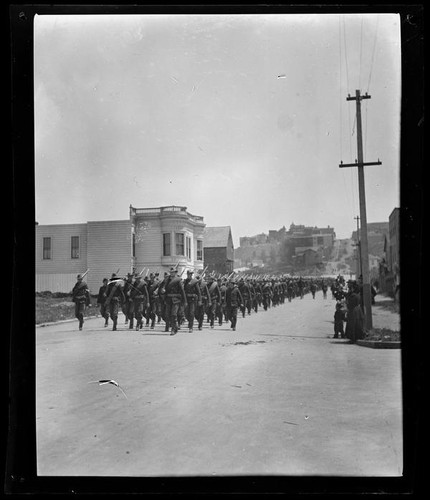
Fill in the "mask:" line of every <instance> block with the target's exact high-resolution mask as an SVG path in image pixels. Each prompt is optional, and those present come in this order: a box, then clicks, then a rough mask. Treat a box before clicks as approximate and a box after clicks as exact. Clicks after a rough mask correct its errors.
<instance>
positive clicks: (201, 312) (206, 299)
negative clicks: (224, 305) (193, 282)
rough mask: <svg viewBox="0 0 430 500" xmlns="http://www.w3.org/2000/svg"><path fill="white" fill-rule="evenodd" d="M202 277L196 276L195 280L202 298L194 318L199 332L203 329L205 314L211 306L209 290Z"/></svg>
mask: <svg viewBox="0 0 430 500" xmlns="http://www.w3.org/2000/svg"><path fill="white" fill-rule="evenodd" d="M203 276H204V275H201V276H197V280H198V282H199V287H200V293H201V296H202V305H201V306H199V308H198V311H197V314H196V318H197V321H198V326H199V330H201V329H202V328H203V320H204V317H205V313H206V312H207V310H208V308H209V307H210V306H211V304H212V302H211V297H210V295H209V290H208V286H207V283H206V281H205V280H204V277H203Z"/></svg>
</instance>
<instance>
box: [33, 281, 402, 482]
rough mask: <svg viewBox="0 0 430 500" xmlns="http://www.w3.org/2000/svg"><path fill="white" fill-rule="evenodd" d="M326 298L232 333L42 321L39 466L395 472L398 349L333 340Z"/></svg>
mask: <svg viewBox="0 0 430 500" xmlns="http://www.w3.org/2000/svg"><path fill="white" fill-rule="evenodd" d="M334 308H335V301H334V300H332V299H331V296H330V293H328V294H327V299H326V300H324V299H323V296H322V292H320V291H319V292H317V294H316V298H315V299H312V296H311V294H308V295H305V297H304V298H303V299H302V300H300V299H299V298H295V299H294V300H293V301H292V302H291V303H288V301H287V302H286V303H285V304H282V305H280V306H277V307H272V308H271V309H269V310H268V311H266V312H265V311H264V310H263V309H260V310H259V312H258V314H255V313H252V314H251V316H247V317H246V318H242V317H241V316H240V317H239V319H238V325H237V331H235V332H233V331H232V330H231V329H230V328H229V325H227V324H223V325H222V326H221V327H220V326H216V327H215V328H214V329H212V330H211V329H210V328H209V327H208V326H207V325H206V324H205V326H204V329H203V331H201V332H199V331H198V330H195V331H194V333H188V329H187V328H184V327H183V328H182V329H181V330H180V332H179V333H178V334H177V335H176V336H170V335H169V334H168V333H164V324H159V325H156V328H155V330H149V329H148V328H145V327H144V329H142V330H140V331H135V330H128V328H127V327H126V325H125V324H124V317H123V316H122V315H121V316H120V317H119V321H118V327H119V329H118V331H116V332H114V331H111V327H112V326H111V322H110V325H109V327H107V328H104V327H103V323H104V320H103V319H102V318H94V319H89V320H86V321H85V324H84V329H83V331H79V330H78V322H77V321H73V322H64V323H60V324H57V325H52V326H45V327H39V328H37V329H36V386H37V387H36V424H37V461H38V475H42V476H177V475H180V476H225V475H229V476H231V475H236V476H237V475H254V476H255V475H312V476H315V475H322V476H324V475H330V476H333V475H334V476H337V475H338V476H401V474H402V468H403V466H402V400H401V351H400V349H371V348H366V347H360V346H357V345H354V344H349V343H348V341H346V340H341V339H333V338H332V336H333V314H334ZM385 320H386V317H384V313H380V314H379V315H378V314H377V313H376V311H375V314H374V320H373V323H374V327H380V326H387V325H385V323H384V321H385ZM378 321H380V322H382V323H384V324H381V325H379V324H378ZM388 327H390V326H388ZM103 379H109V380H114V381H116V382H117V383H118V384H119V385H120V386H121V388H122V389H123V390H124V393H125V394H124V393H123V392H122V391H121V390H120V388H118V387H116V386H115V385H112V384H103V385H99V384H98V383H97V381H99V380H103Z"/></svg>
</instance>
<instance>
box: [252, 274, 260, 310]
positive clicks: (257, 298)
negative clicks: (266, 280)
mask: <svg viewBox="0 0 430 500" xmlns="http://www.w3.org/2000/svg"><path fill="white" fill-rule="evenodd" d="M253 287H254V298H253V308H254V311H255V312H258V306H259V305H260V304H261V284H260V282H259V281H257V280H256V281H255V283H254V285H253Z"/></svg>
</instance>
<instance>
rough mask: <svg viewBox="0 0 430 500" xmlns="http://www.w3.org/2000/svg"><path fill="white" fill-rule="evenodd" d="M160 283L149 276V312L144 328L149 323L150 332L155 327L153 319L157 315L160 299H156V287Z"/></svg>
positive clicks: (151, 275)
mask: <svg viewBox="0 0 430 500" xmlns="http://www.w3.org/2000/svg"><path fill="white" fill-rule="evenodd" d="M159 285H160V282H159V281H158V280H157V279H156V277H155V276H154V275H153V274H150V275H149V283H148V285H147V288H148V296H149V311H148V314H147V316H146V326H148V325H149V322H150V321H151V330H153V329H154V327H155V319H156V316H157V314H159V306H160V299H159V297H158V287H159Z"/></svg>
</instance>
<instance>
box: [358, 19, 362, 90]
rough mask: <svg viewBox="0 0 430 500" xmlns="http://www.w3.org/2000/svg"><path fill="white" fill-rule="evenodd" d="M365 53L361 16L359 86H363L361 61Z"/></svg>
mask: <svg viewBox="0 0 430 500" xmlns="http://www.w3.org/2000/svg"><path fill="white" fill-rule="evenodd" d="M362 55H363V16H361V27H360V68H359V72H358V88H359V89H360V88H361V61H362Z"/></svg>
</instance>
